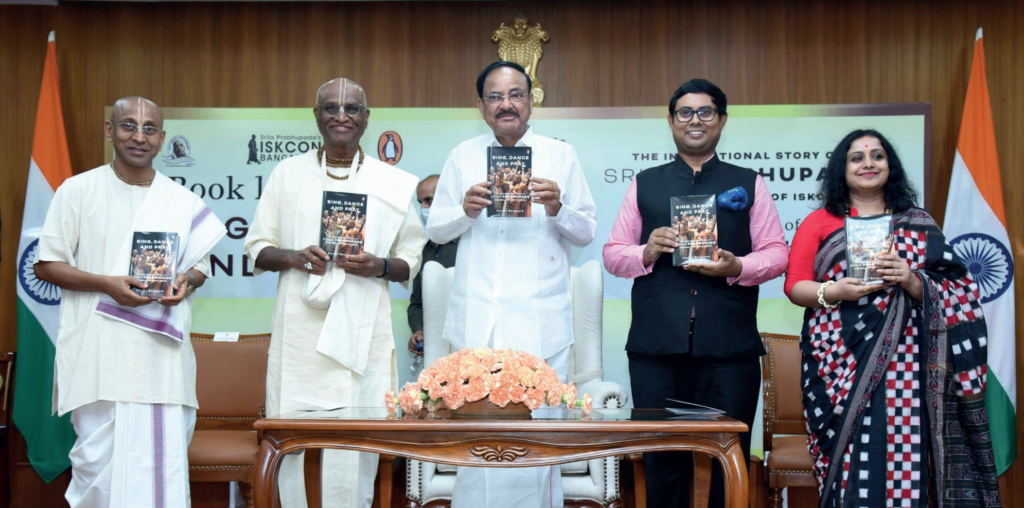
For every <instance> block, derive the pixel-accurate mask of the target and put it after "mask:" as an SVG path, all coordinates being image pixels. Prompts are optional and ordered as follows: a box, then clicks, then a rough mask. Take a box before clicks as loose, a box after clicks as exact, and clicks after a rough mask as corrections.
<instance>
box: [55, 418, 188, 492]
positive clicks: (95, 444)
mask: <svg viewBox="0 0 1024 508" xmlns="http://www.w3.org/2000/svg"><path fill="white" fill-rule="evenodd" d="M71 424H72V425H73V426H74V428H75V433H76V434H78V440H77V441H75V446H74V447H73V448H72V449H71V476H72V478H71V485H69V486H68V490H67V493H66V494H65V495H64V497H65V498H66V499H67V500H68V504H70V505H71V508H79V507H81V508H96V507H109V508H146V507H153V508H183V507H190V506H192V503H191V500H190V499H189V486H188V445H189V442H191V441H192V432H193V431H194V430H195V426H196V410H195V408H192V407H188V406H181V405H175V404H140V403H133V402H109V401H100V402H94V403H92V404H86V405H84V406H82V407H79V408H77V409H75V410H73V411H72V412H71Z"/></svg>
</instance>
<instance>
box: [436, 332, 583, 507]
mask: <svg viewBox="0 0 1024 508" xmlns="http://www.w3.org/2000/svg"><path fill="white" fill-rule="evenodd" d="M546 361H547V363H548V365H550V366H551V368H552V369H555V372H556V373H557V374H558V379H559V380H561V381H562V382H563V383H565V381H566V378H567V377H568V375H569V348H568V347H567V348H564V349H562V350H561V351H559V352H557V353H555V355H554V356H552V357H551V358H548V359H546ZM562 505H563V494H562V470H561V468H560V467H559V466H541V467H509V468H493V467H460V468H458V472H457V473H456V476H455V490H454V492H453V493H452V508H522V507H527V506H529V507H538V508H562Z"/></svg>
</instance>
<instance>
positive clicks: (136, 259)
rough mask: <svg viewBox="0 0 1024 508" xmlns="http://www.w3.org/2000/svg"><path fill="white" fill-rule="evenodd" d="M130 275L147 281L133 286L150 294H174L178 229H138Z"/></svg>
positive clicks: (149, 295)
mask: <svg viewBox="0 0 1024 508" xmlns="http://www.w3.org/2000/svg"><path fill="white" fill-rule="evenodd" d="M130 263H131V264H130V266H129V267H128V275H129V276H131V277H135V278H136V279H137V280H138V281H139V282H141V283H143V284H146V285H147V286H148V287H147V288H146V289H142V288H135V287H133V288H132V291H135V292H136V293H138V294H139V295H141V296H145V297H147V298H154V299H156V298H163V297H165V296H174V275H175V272H176V271H177V269H178V233H158V232H143V231H136V232H135V233H134V234H133V236H132V258H131V261H130Z"/></svg>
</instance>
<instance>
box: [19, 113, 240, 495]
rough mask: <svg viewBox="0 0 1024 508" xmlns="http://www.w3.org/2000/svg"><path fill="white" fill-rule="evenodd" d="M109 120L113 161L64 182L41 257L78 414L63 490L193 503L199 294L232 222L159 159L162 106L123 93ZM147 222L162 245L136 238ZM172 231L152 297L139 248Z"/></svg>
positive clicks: (59, 402)
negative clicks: (194, 310)
mask: <svg viewBox="0 0 1024 508" xmlns="http://www.w3.org/2000/svg"><path fill="white" fill-rule="evenodd" d="M104 128H105V132H106V137H107V142H108V143H112V144H113V146H114V160H113V161H112V162H111V163H110V164H106V165H103V166H100V167H98V168H95V169H92V170H89V171H86V172H84V173H81V174H79V175H76V176H73V177H71V178H69V179H67V180H65V181H64V183H63V184H61V186H60V187H59V188H58V189H57V192H56V193H55V194H54V197H53V201H52V202H51V204H50V209H49V212H48V213H47V216H46V220H45V222H44V224H43V229H42V233H41V234H40V237H39V248H38V257H37V261H36V263H35V265H34V267H33V268H34V270H35V275H36V277H38V278H39V279H42V280H44V281H47V282H50V283H51V284H54V285H57V286H59V287H60V288H61V289H62V294H61V301H60V329H59V332H58V336H57V346H56V349H57V351H56V359H55V367H54V370H55V371H56V372H55V383H54V397H53V401H54V407H53V410H54V412H56V413H57V414H59V415H64V414H66V413H68V412H71V423H72V425H73V426H74V430H75V433H76V434H77V441H75V444H74V447H73V448H72V450H71V454H70V458H71V471H72V481H71V485H70V486H69V487H68V490H67V493H66V495H65V497H66V498H67V501H68V503H69V504H70V506H71V507H72V508H78V507H83V508H84V507H114V508H118V507H131V508H138V507H172V508H183V507H187V506H190V500H189V485H188V457H187V450H188V445H189V442H190V441H191V439H192V431H193V430H194V429H195V420H196V407H197V406H198V403H197V401H196V379H195V370H196V366H195V355H194V354H193V352H192V345H191V342H190V341H189V340H188V337H189V331H190V330H189V329H190V327H191V306H192V299H193V294H194V293H193V292H194V290H195V289H196V288H198V287H199V286H202V285H203V282H204V281H205V280H206V278H207V277H209V276H210V259H209V251H210V249H211V248H212V247H213V246H214V244H216V243H217V242H218V241H219V240H220V239H221V238H222V237H223V236H224V235H225V233H226V230H225V228H224V224H223V223H222V222H220V220H218V219H217V217H216V216H215V215H214V214H213V213H212V212H210V210H209V208H207V207H206V205H205V204H204V203H203V201H202V199H200V198H199V196H196V195H195V194H193V193H192V192H191V191H189V190H187V189H185V188H184V187H182V186H181V185H179V184H177V183H175V182H174V181H172V180H171V179H169V178H167V177H166V176H164V175H162V174H161V173H160V172H158V171H156V170H155V169H153V159H154V158H155V157H156V156H157V155H158V154H159V153H160V149H161V147H162V146H163V142H164V131H163V113H162V112H161V111H160V108H159V107H157V105H156V104H154V103H153V102H152V101H150V100H148V99H144V98H142V97H128V98H124V99H121V100H119V101H117V102H116V103H115V104H114V107H113V108H112V109H111V116H110V119H109V120H107V121H106V123H105V125H104ZM142 232H145V233H147V235H149V236H147V238H163V239H164V243H163V244H159V243H153V244H145V245H143V244H138V245H137V244H136V239H137V234H138V233H142ZM168 238H171V239H176V242H174V241H173V240H172V245H170V246H168V247H167V249H166V250H167V254H166V257H167V261H168V262H167V263H165V265H167V266H173V265H172V264H171V263H173V262H175V261H176V262H177V269H176V270H175V271H174V272H173V274H170V275H171V278H170V279H169V280H170V281H171V284H170V288H168V290H167V291H166V292H161V293H160V294H157V295H152V296H144V294H145V293H144V292H143V290H144V289H146V288H147V287H148V284H147V281H146V279H147V277H149V276H150V275H151V274H148V273H147V274H138V278H137V277H133V276H131V275H132V273H131V271H130V270H131V267H132V263H131V253H132V251H133V250H137V251H140V252H141V251H142V250H159V248H160V247H159V246H160V245H166V243H167V242H166V239H168ZM136 265H137V263H136ZM140 278H141V279H143V280H140ZM140 293H141V294H140Z"/></svg>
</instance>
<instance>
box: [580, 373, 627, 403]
mask: <svg viewBox="0 0 1024 508" xmlns="http://www.w3.org/2000/svg"><path fill="white" fill-rule="evenodd" d="M577 390H578V392H579V394H580V396H582V395H583V394H585V393H589V394H590V396H591V397H592V398H593V399H594V407H595V408H604V409H618V408H620V407H623V406H625V405H626V403H627V402H629V395H628V394H627V393H626V390H625V388H623V387H622V385H620V384H619V383H616V382H614V381H604V380H602V379H594V380H591V381H587V382H586V383H583V384H582V385H580V386H578V387H577Z"/></svg>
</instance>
